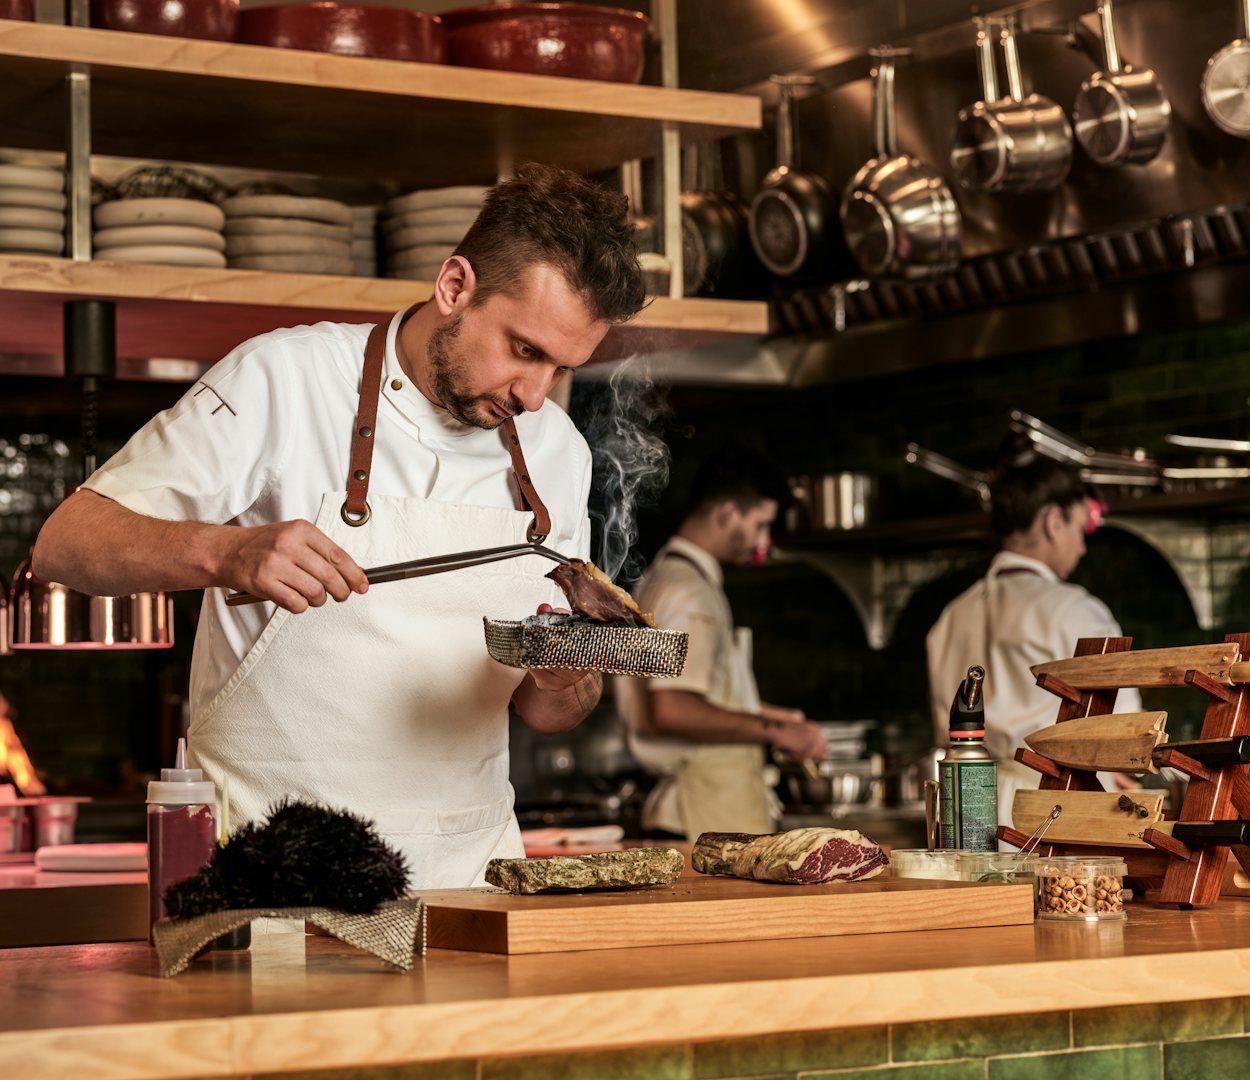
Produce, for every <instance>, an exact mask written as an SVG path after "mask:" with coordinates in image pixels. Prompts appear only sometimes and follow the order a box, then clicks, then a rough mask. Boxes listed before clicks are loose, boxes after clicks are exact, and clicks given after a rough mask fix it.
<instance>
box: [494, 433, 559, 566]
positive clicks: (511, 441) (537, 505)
mask: <svg viewBox="0 0 1250 1080" xmlns="http://www.w3.org/2000/svg"><path fill="white" fill-rule="evenodd" d="M500 427H501V428H502V430H503V441H504V445H505V446H507V448H508V454H509V456H510V457H511V458H512V475H513V476H515V477H516V482H517V487H518V488H519V489H520V491H521V501H522V502H524V503H525V505H526V506H527V507H528V508H529V510H530V512H531V513H532V514H533V515H534V520H533V521H532V522H530V525H529V528H527V529H526V530H525V539H526V540H528V541H529V542H530V543H531V544H541V543H542V542H543V541H544V540H546V539H547V537H548V536H549V535H551V515H550V514H549V513H547V507H546V506H544V505H543V501H542V499H540V498H539V497H538V492H537V490H535V488H534V481H533V480H531V479H530V471H529V469H528V468H527V467H526V465H525V455H524V454H523V453H522V452H521V438H520V436H519V435H517V431H516V421H515V420H513V419H512V417H508V419H507V420H505V421H504V422H503V423H502V424H501V425H500Z"/></svg>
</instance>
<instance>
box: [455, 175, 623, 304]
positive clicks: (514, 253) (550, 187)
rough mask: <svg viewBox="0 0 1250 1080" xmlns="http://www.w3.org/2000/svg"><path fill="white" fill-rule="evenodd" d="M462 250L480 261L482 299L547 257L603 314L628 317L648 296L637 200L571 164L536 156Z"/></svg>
mask: <svg viewBox="0 0 1250 1080" xmlns="http://www.w3.org/2000/svg"><path fill="white" fill-rule="evenodd" d="M456 254H457V255H463V256H464V257H465V258H466V259H468V261H469V264H470V265H471V266H472V267H473V272H474V274H475V276H476V282H477V283H476V286H475V292H474V303H480V302H482V301H484V300H486V299H487V298H489V297H490V296H493V295H494V294H495V293H498V292H506V291H507V290H508V289H509V288H510V287H513V286H514V285H515V284H516V283H517V282H519V281H521V280H523V278H524V276H525V273H526V271H527V270H529V269H530V268H531V267H533V266H534V265H536V264H539V263H546V264H548V265H551V266H554V267H556V268H557V269H558V270H559V271H560V272H561V273H562V274H563V275H564V277H565V280H566V281H568V283H569V285H570V286H572V288H573V289H574V291H576V292H577V293H578V294H579V295H580V296H581V297H582V299H583V301H585V303H586V306H587V308H589V310H590V312H591V314H592V315H593V316H594V317H595V319H597V320H600V321H605V322H613V323H620V322H625V321H626V320H627V319H631V318H633V317H634V316H635V315H637V314H638V312H639V311H641V310H642V307H643V304H644V303H645V300H646V290H645V288H644V286H643V279H642V268H641V266H639V264H638V250H637V246H636V244H635V241H634V225H633V222H631V221H630V219H629V200H628V199H627V198H626V197H625V196H624V195H622V194H620V193H619V192H615V191H609V190H608V189H607V188H603V187H600V186H599V185H598V184H593V183H591V182H590V181H589V180H587V179H586V178H585V177H583V176H580V175H578V174H577V173H575V172H570V171H569V170H568V169H560V168H556V167H554V166H551V165H538V164H534V163H532V162H531V163H529V164H526V165H522V166H521V167H520V168H519V169H518V170H517V174H516V176H515V177H514V178H512V179H511V180H503V181H500V183H498V184H496V185H495V186H494V187H493V188H491V189H490V191H489V192H487V194H486V198H485V200H484V201H483V204H482V212H481V213H480V214H478V216H477V220H476V221H475V222H474V223H473V225H472V227H471V228H470V229H469V231H468V232H467V233H466V234H465V237H464V239H463V240H461V241H460V243H459V245H458V246H457V247H456Z"/></svg>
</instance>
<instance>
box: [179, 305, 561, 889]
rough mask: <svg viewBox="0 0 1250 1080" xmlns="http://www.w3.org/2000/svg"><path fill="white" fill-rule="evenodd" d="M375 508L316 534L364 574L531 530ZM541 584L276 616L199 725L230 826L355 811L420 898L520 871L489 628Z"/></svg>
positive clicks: (397, 589) (509, 678) (518, 575)
mask: <svg viewBox="0 0 1250 1080" xmlns="http://www.w3.org/2000/svg"><path fill="white" fill-rule="evenodd" d="M383 329H384V328H383ZM510 430H512V429H511V428H510ZM513 434H514V431H513ZM517 445H518V448H519V443H518V444H517ZM514 460H515V459H514ZM526 481H527V482H528V477H526ZM368 506H369V510H370V514H369V517H368V520H367V521H366V522H365V523H364V524H363V525H361V526H358V527H353V526H351V525H349V524H347V523H346V521H345V520H344V517H343V514H342V513H341V511H342V510H343V508H344V493H343V492H342V491H333V492H327V493H326V494H325V495H324V497H323V498H322V503H321V510H320V513H319V514H318V517H317V521H316V525H317V527H318V528H319V529H321V530H322V531H323V532H325V533H326V534H328V535H329V536H330V537H331V538H332V539H333V540H334V541H335V542H336V543H337V544H339V545H340V546H341V547H343V549H344V550H346V551H347V552H348V554H350V555H351V556H352V558H353V559H355V560H356V562H357V563H358V564H359V565H361V566H364V567H369V566H377V565H384V564H388V563H395V562H401V561H405V560H409V559H417V558H422V557H424V556H429V555H439V554H444V553H447V552H454V551H466V550H472V549H475V548H485V547H493V546H498V545H502V544H509V543H518V542H522V541H524V540H526V539H527V530H528V527H529V526H530V525H531V524H532V523H533V522H534V520H535V519H534V515H533V514H531V513H530V512H529V511H528V510H527V511H518V510H505V509H498V508H493V507H481V506H466V505H457V504H450V503H441V502H436V501H433V500H430V499H421V498H411V497H402V498H398V497H388V496H385V495H379V494H374V493H370V494H369V496H368ZM545 571H546V567H545V566H544V565H543V564H542V563H541V560H539V559H538V558H520V559H512V560H509V561H505V562H498V563H493V564H489V565H486V566H481V567H474V568H471V569H464V570H457V571H455V572H453V573H446V574H438V575H433V576H429V577H421V578H413V579H409V580H407V581H397V582H391V583H387V584H380V585H375V586H374V587H372V588H371V589H370V590H369V592H368V593H367V594H366V595H364V596H360V595H354V596H352V597H350V598H349V599H348V600H347V601H345V602H344V603H341V604H340V603H335V602H334V601H333V600H330V601H328V602H327V603H326V604H325V605H324V606H323V607H320V608H310V609H309V610H307V611H305V612H303V613H302V614H300V615H292V614H291V613H290V612H288V611H285V610H283V609H278V610H277V611H276V612H275V613H274V615H273V617H272V618H271V619H270V621H269V623H268V624H267V626H266V627H265V630H264V632H263V633H262V634H261V636H260V638H259V639H258V640H257V642H256V644H255V645H254V646H253V647H252V649H251V650H250V651H249V652H248V654H247V655H246V657H245V658H244V660H243V662H242V663H241V664H240V666H239V669H238V670H237V671H236V672H235V674H234V675H233V676H232V677H231V679H230V680H229V682H228V683H227V684H226V685H225V687H223V688H222V690H221V692H220V693H219V694H218V695H217V697H216V698H215V699H214V700H213V701H212V702H211V703H210V704H209V705H208V707H207V708H206V709H205V710H204V711H203V712H202V713H201V714H200V715H198V716H196V717H194V718H193V720H192V724H191V729H190V740H189V741H190V744H191V746H192V747H193V750H194V757H195V759H196V763H197V764H198V765H199V766H200V767H202V768H203V769H204V770H205V773H206V775H207V776H209V777H211V778H212V779H213V780H215V781H216V782H217V783H218V785H219V786H220V784H221V782H222V780H223V779H227V778H228V780H229V785H230V788H229V792H230V803H231V808H232V814H231V817H232V820H234V821H244V820H249V819H255V818H258V817H260V816H262V815H264V814H265V812H266V811H267V810H268V808H269V806H270V804H271V803H272V802H273V801H274V800H275V799H276V798H279V797H281V796H284V795H291V796H294V797H296V798H300V799H308V800H315V801H319V802H322V803H324V804H326V805H329V806H331V807H336V808H345V809H349V810H351V811H353V812H355V813H358V814H361V815H363V816H365V817H367V818H370V819H372V820H373V821H374V822H376V824H377V827H378V830H379V832H380V833H381V834H382V835H383V836H384V837H385V838H386V839H387V840H388V841H389V842H390V843H392V844H393V845H394V846H395V847H397V848H398V849H399V850H400V851H402V852H403V854H404V855H405V856H406V857H407V859H408V864H409V871H410V884H411V885H412V887H413V888H426V889H429V888H462V887H467V886H470V885H475V884H482V883H483V881H484V879H483V871H484V869H485V866H486V863H487V861H488V860H490V859H492V858H504V857H507V858H511V857H519V856H522V855H523V854H524V850H523V847H522V844H521V838H520V831H519V829H518V827H517V824H516V819H515V816H514V814H513V791H512V786H511V784H510V783H509V780H508V770H509V758H508V702H509V699H510V698H511V696H512V694H513V691H514V690H515V689H516V688H517V686H518V684H519V683H520V682H521V680H522V678H523V677H524V672H522V671H520V670H518V669H516V668H510V667H505V666H503V665H502V664H499V663H497V662H495V661H494V660H492V659H491V658H490V656H489V655H488V654H487V652H486V646H485V642H484V638H483V630H482V617H483V615H490V616H493V617H497V618H523V617H525V616H526V615H530V614H533V612H534V611H535V610H536V609H537V607H538V605H539V604H541V603H557V602H559V601H560V594H559V591H558V589H556V587H555V586H554V585H553V583H552V582H550V581H548V580H546V579H545V578H544V577H543V574H544V573H545Z"/></svg>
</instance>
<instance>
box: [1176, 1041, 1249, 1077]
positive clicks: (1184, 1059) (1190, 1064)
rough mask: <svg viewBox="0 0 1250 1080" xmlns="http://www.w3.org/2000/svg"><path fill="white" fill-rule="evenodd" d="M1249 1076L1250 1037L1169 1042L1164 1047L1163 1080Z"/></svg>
mask: <svg viewBox="0 0 1250 1080" xmlns="http://www.w3.org/2000/svg"><path fill="white" fill-rule="evenodd" d="M1246 1075H1250V1037H1247V1036H1245V1035H1241V1036H1237V1037H1234V1038H1231V1039H1208V1040H1206V1041H1205V1042H1192V1043H1169V1044H1168V1045H1167V1046H1165V1047H1164V1048H1163V1077H1164V1080H1224V1078H1225V1077H1227V1078H1229V1080H1231V1078H1232V1077H1238V1076H1246Z"/></svg>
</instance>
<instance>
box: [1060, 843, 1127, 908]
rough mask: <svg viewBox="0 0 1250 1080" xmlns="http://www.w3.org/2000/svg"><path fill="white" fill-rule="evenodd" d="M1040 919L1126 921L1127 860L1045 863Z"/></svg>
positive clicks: (1064, 858)
mask: <svg viewBox="0 0 1250 1080" xmlns="http://www.w3.org/2000/svg"><path fill="white" fill-rule="evenodd" d="M1039 873H1040V875H1041V881H1040V884H1041V898H1040V908H1039V911H1038V917H1039V918H1042V919H1074V920H1078V921H1088V922H1098V921H1101V920H1103V919H1123V918H1125V917H1126V916H1125V912H1124V875H1125V874H1126V873H1128V867H1127V866H1126V865H1125V863H1124V860H1123V859H1119V858H1114V857H1107V858H1104V857H1100V856H1054V857H1051V858H1049V859H1043V860H1041V865H1040V870H1039Z"/></svg>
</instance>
